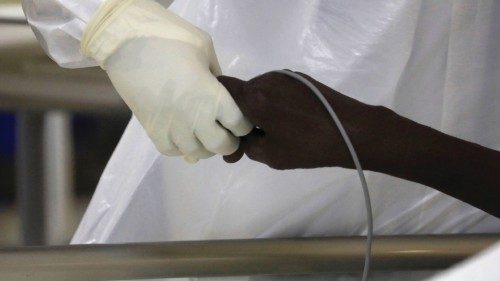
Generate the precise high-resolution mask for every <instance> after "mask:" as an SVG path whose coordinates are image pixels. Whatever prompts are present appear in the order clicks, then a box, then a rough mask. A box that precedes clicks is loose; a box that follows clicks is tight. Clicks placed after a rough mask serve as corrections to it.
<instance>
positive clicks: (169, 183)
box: [72, 0, 500, 280]
mask: <svg viewBox="0 0 500 281" xmlns="http://www.w3.org/2000/svg"><path fill="white" fill-rule="evenodd" d="M170 8H171V9H172V10H173V11H175V12H177V13H179V14H180V15H181V16H183V17H184V18H186V19H188V20H189V21H191V22H192V23H194V24H196V25H197V26H199V27H200V28H202V29H204V30H206V31H207V32H209V33H210V34H211V35H212V36H213V39H214V43H215V47H216V51H217V55H218V57H219V59H220V64H221V66H222V68H223V72H224V73H225V74H226V75H231V76H236V77H239V78H244V79H250V78H251V77H253V76H256V75H258V74H261V73H264V72H267V71H270V70H274V69H282V68H289V69H293V70H297V71H301V72H304V73H308V74H310V75H311V76H312V77H315V78H316V79H318V80H319V81H321V82H323V83H325V84H327V85H329V86H330V87H332V88H334V89H336V90H338V91H340V92H342V93H344V94H346V95H349V96H351V97H354V98H356V99H359V100H361V101H364V102H367V103H370V104H380V105H384V106H387V107H389V108H392V109H393V110H395V111H396V112H398V113H399V114H401V115H403V116H406V117H409V118H411V119H413V120H415V121H417V122H420V123H423V124H426V125H429V126H431V127H433V128H436V129H438V130H441V131H443V132H445V133H448V134H451V135H454V136H456V137H459V138H462V139H466V140H469V141H472V142H475V143H479V144H481V145H483V146H486V147H490V148H493V149H497V150H498V149H500V123H499V122H500V108H499V107H500V95H499V93H498V92H499V89H500V79H498V77H500V76H499V75H500V52H499V51H500V33H499V32H498V30H500V2H498V1H494V0H490V1H387V0H379V1H351V0H335V1H330V0H329V1H326V0H324V1H321V0H317V1H299V0H297V1H287V2H286V4H284V3H283V2H282V1H268V0H260V1H213V0H205V1H199V0H198V1H195V0H192V1H177V2H174V4H173V5H172V6H171V7H170ZM290 153H293V151H291V152H290ZM422 168H423V169H425V167H422ZM367 174H368V175H367V180H368V184H369V186H370V191H371V195H372V201H373V210H374V218H375V233H376V234H424V233H469V232H499V231H500V220H499V219H496V218H494V217H492V216H489V215H487V214H485V213H484V212H482V211H480V210H478V209H476V208H474V207H471V206H469V205H467V204H465V203H462V202H460V201H458V200H456V199H453V198H451V197H449V196H447V195H444V194H441V193H440V192H437V191H435V190H433V189H431V188H428V187H425V186H422V185H418V184H415V183H411V182H408V181H404V180H401V179H397V178H394V177H390V176H386V175H382V174H377V173H367ZM471 188H474V187H471ZM363 204H364V203H363V198H362V193H361V190H360V186H359V180H358V178H357V175H356V172H355V171H353V170H345V169H340V168H324V169H314V170H294V171H275V170H271V169H269V168H268V167H267V166H265V165H262V164H259V163H255V162H252V161H250V160H248V159H247V158H244V159H243V160H242V161H240V162H238V163H236V164H232V165H229V164H225V163H224V162H223V161H222V159H220V158H219V157H214V158H211V159H209V160H205V161H201V162H200V163H198V164H196V165H189V164H186V163H184V162H183V160H182V159H177V158H168V157H164V156H161V155H160V154H159V153H158V152H157V151H156V150H155V148H154V147H153V145H152V143H151V142H150V140H149V139H148V138H147V136H146V134H145V133H144V131H143V129H142V128H141V126H140V125H139V123H138V122H137V120H135V119H132V120H131V122H130V124H129V126H128V127H127V129H126V131H125V133H124V135H123V137H122V139H121V141H120V143H119V144H118V146H117V148H116V150H115V152H114V154H113V156H112V158H111V160H110V162H109V163H108V166H107V167H106V169H105V171H104V173H103V176H102V178H101V181H100V182H99V185H98V187H97V190H96V192H95V194H94V197H93V199H92V201H91V203H90V205H89V207H88V209H87V212H86V214H85V216H84V218H83V220H82V222H81V224H80V227H79V229H78V231H77V232H76V234H75V236H74V238H73V241H72V242H73V243H75V244H78V243H121V242H145V241H170V240H193V239H196V240H199V239H202V240H203V239H224V238H263V237H299V236H300V237H302V236H332V235H357V234H364V233H365V232H366V222H365V212H364V205H363ZM427 275H428V273H417V272H413V273H411V274H409V273H384V274H382V273H380V274H373V276H374V277H375V278H373V280H379V279H380V280H391V279H390V278H392V279H393V280H402V279H404V280H420V279H421V278H423V276H427ZM273 278H276V277H253V278H251V279H252V280H268V279H273ZM302 278H305V279H308V280H331V279H326V278H327V277H326V276H322V277H318V276H316V277H307V278H306V277H300V278H299V277H297V280H303V279H302ZM351 278H352V280H357V279H358V278H359V276H351V277H346V276H343V277H339V279H338V280H351ZM229 279H230V280H235V279H237V280H240V279H242V280H246V279H248V278H246V277H245V278H229ZM282 279H283V280H295V279H293V278H290V277H283V278H282Z"/></svg>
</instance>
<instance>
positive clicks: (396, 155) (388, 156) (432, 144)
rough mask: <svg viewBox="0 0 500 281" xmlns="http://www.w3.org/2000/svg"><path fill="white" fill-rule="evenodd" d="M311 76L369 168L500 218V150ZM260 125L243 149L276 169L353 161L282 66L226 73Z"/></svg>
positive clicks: (302, 87)
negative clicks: (243, 76)
mask: <svg viewBox="0 0 500 281" xmlns="http://www.w3.org/2000/svg"><path fill="white" fill-rule="evenodd" d="M299 74H300V75H302V76H304V77H305V78H306V79H308V80H309V81H311V82H312V83H313V84H314V85H315V86H316V87H317V88H318V89H319V90H320V91H321V92H322V94H323V96H324V97H325V98H326V99H327V101H328V103H329V104H330V105H331V106H332V108H333V109H334V111H335V112H336V113H337V115H338V117H339V119H340V121H341V122H342V124H343V126H344V128H345V129H346V131H347V134H348V135H349V137H350V139H351V142H352V144H353V146H354V148H355V150H356V152H357V154H358V157H359V160H360V162H361V165H362V167H363V168H364V169H367V170H372V171H376V172H381V173H385V174H388V175H392V176H396V177H399V178H403V179H406V180H410V181H414V182H418V183H421V184H424V185H427V186H430V187H433V188H435V189H438V190H440V191H441V192H444V193H446V194H449V195H451V196H453V197H455V198H458V199H460V200H462V201H464V202H467V203H469V204H472V205H474V206H476V207H478V208H481V209H483V210H485V211H486V212H489V213H490V214H493V215H495V216H497V217H500V204H499V202H500V192H499V191H498V187H499V186H500V173H498V171H500V152H499V151H495V150H492V149H489V148H486V147H482V146H480V145H477V144H474V143H470V142H467V141H464V140H461V139H458V138H455V137H452V136H449V135H446V134H444V133H442V132H439V131H437V130H434V129H432V128H429V127H427V126H424V125H421V124H418V123H416V122H414V121H412V120H409V119H407V118H404V117H402V116H399V115H397V114H396V113H395V112H393V111H391V110H389V109H387V108H384V107H381V106H371V105H367V104H364V103H361V102H359V101H357V100H355V99H352V98H349V97H347V96H345V95H342V94H340V93H339V92H337V91H335V90H333V89H331V88H329V87H327V86H325V85H323V84H321V83H319V82H318V81H316V80H314V79H312V78H311V77H309V76H307V75H305V74H301V73H299ZM219 81H220V82H221V83H222V84H224V86H225V87H226V88H227V89H228V90H229V92H230V93H231V95H232V96H233V98H234V100H235V101H236V103H237V104H238V106H239V107H240V108H241V111H242V112H243V114H244V115H245V116H246V117H247V118H248V119H249V120H250V122H252V123H253V124H254V125H255V129H254V130H253V131H252V132H251V133H250V134H249V135H247V136H246V137H243V138H242V139H241V144H240V147H239V150H238V151H236V152H235V153H234V154H232V155H229V156H225V157H224V160H225V161H226V162H229V163H233V162H236V161H238V160H239V159H240V158H241V157H242V155H243V154H246V155H247V156H248V157H249V158H250V159H253V160H255V161H259V162H262V163H265V164H267V165H268V166H270V167H271V168H275V169H295V168H317V167H331V166H339V167H345V168H354V164H353V160H352V159H351V155H350V154H349V151H348V149H347V147H346V144H345V143H344V141H343V139H342V138H341V135H340V133H339V131H338V129H337V127H336V126H335V124H334V123H333V121H332V119H331V117H330V115H329V114H328V113H327V111H326V109H325V108H324V107H323V105H322V104H321V102H320V101H319V100H318V98H317V97H316V96H315V95H314V94H313V93H312V92H311V90H310V89H309V88H308V87H306V86H305V85H303V84H302V83H301V82H299V81H297V80H295V79H293V78H291V77H288V76H286V75H284V74H279V73H266V74H263V75H261V76H258V77H256V78H254V79H252V80H250V81H242V80H239V79H236V78H232V77H219Z"/></svg>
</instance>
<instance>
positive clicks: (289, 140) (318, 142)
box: [218, 73, 390, 169]
mask: <svg viewBox="0 0 500 281" xmlns="http://www.w3.org/2000/svg"><path fill="white" fill-rule="evenodd" d="M299 74H301V73H299ZM301 75H303V76H304V77H306V78H307V79H308V80H310V81H311V82H313V84H314V85H315V86H316V87H318V89H319V90H320V91H321V92H322V93H323V95H324V96H325V97H326V98H327V100H328V102H329V103H330V104H331V106H332V107H333V109H334V110H335V112H336V113H337V115H338V117H339V119H340V121H341V122H342V124H343V126H344V127H345V129H346V131H347V133H348V135H349V137H350V139H351V141H352V143H353V145H354V148H355V149H356V152H357V154H358V157H359V159H360V161H361V164H362V166H363V168H365V169H370V168H372V167H373V162H374V161H373V160H374V159H375V158H377V157H380V156H378V155H377V153H378V148H377V147H382V146H383V142H384V141H383V136H384V134H385V133H384V130H385V129H384V128H385V125H387V124H385V120H389V119H388V117H389V115H390V112H389V110H387V109H385V108H382V107H377V106H371V105H367V104H363V103H361V102H359V101H357V100H355V99H352V98H349V97H347V96H344V95H342V94H340V93H338V92H336V91H335V90H333V89H330V88H329V87H327V86H325V85H323V84H321V83H319V82H318V81H315V80H314V79H312V78H311V77H309V76H307V75H304V74H301ZM218 79H219V81H220V82H222V84H224V86H226V88H227V89H228V90H229V92H230V93H231V95H232V96H233V98H234V99H235V101H236V103H237V104H238V106H239V107H240V108H241V110H242V111H243V114H245V116H247V118H248V119H249V120H250V122H252V123H253V124H255V126H257V127H256V128H255V129H254V130H253V131H252V133H251V134H249V135H247V136H245V137H243V138H242V142H241V145H240V149H239V150H238V151H237V152H236V153H234V154H232V155H230V156H225V157H224V160H225V161H226V162H229V163H233V162H236V161H238V160H239V159H240V158H241V157H242V155H243V153H245V154H246V155H247V156H248V157H249V158H250V159H253V160H256V161H259V162H262V163H265V164H267V165H268V166H270V167H272V168H275V169H294V168H316V167H327V166H340V167H345V168H354V164H353V161H352V158H351V155H350V153H349V150H348V149H347V147H346V144H345V143H344V141H343V139H342V137H341V135H340V133H339V131H338V129H337V127H336V126H335V124H334V123H333V121H332V119H331V117H330V115H329V114H328V113H327V111H326V109H325V108H324V107H323V105H322V104H321V102H320V101H319V100H318V98H317V97H316V96H315V95H313V94H312V92H311V91H310V89H309V88H307V87H306V86H305V85H303V84H302V83H300V82H299V81H297V80H295V79H293V78H290V77H288V76H285V75H283V74H278V73H266V74H263V75H261V76H258V77H256V78H254V79H252V80H250V81H248V82H245V81H241V80H238V79H236V78H232V77H227V76H221V77H219V78H218Z"/></svg>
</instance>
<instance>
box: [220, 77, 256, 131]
mask: <svg viewBox="0 0 500 281" xmlns="http://www.w3.org/2000/svg"><path fill="white" fill-rule="evenodd" d="M217 84H219V86H220V87H219V91H220V92H219V93H220V95H221V99H220V104H219V108H218V113H217V121H219V122H220V123H221V124H222V126H224V127H225V128H226V129H228V130H230V131H231V132H232V133H233V135H235V136H237V137H241V136H244V135H247V134H248V133H250V131H251V130H252V128H253V126H252V124H251V123H250V121H248V120H247V118H245V116H243V113H242V112H241V110H240V109H239V107H238V106H237V105H236V103H235V102H234V100H233V98H232V97H231V95H230V94H229V92H228V91H227V90H226V88H224V86H223V85H222V84H220V83H219V82H217Z"/></svg>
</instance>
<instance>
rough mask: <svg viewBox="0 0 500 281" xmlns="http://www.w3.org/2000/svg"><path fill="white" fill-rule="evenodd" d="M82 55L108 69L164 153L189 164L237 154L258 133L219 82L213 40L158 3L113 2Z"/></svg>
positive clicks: (90, 31)
mask: <svg viewBox="0 0 500 281" xmlns="http://www.w3.org/2000/svg"><path fill="white" fill-rule="evenodd" d="M81 50H82V53H84V54H85V55H87V56H89V57H92V58H93V59H95V60H96V61H97V62H98V63H99V64H100V65H101V67H102V68H103V69H105V70H106V71H107V73H108V75H109V78H110V79H111V81H112V83H113V85H114V86H115V88H116V90H117V91H118V93H119V94H120V95H121V97H122V98H123V99H124V100H125V102H126V103H127V105H128V106H129V107H130V108H131V110H132V112H133V113H134V114H135V116H136V117H137V119H138V120H139V122H140V123H141V124H142V126H143V127H144V129H145V130H146V132H147V133H148V135H149V137H150V138H151V139H152V141H153V143H154V144H155V146H156V148H157V149H158V151H160V152H161V153H162V154H165V155H169V156H177V155H184V156H185V159H186V160H187V161H189V162H195V161H197V160H198V159H204V158H208V157H210V156H212V155H214V154H215V153H217V154H222V155H227V154H231V153H233V152H234V151H236V149H237V148H238V143H239V142H238V138H237V137H238V136H242V135H245V134H247V133H248V132H249V131H250V130H251V127H252V126H251V125H250V123H249V122H248V121H247V120H246V119H245V118H244V116H243V114H242V113H241V111H240V110H239V108H238V107H237V106H236V103H235V102H234V100H233V99H232V98H231V96H230V94H229V93H228V92H227V90H226V89H225V88H224V86H222V84H220V83H219V82H218V81H217V79H216V76H218V75H220V74H221V70H220V67H219V64H218V62H217V58H216V55H215V51H214V48H213V45H212V41H211V38H210V36H209V35H208V34H207V33H205V32H203V31H202V30H200V29H198V28H196V27H195V26H193V25H191V24H190V23H188V22H186V21H184V20H183V19H182V18H180V17H178V16H176V15H175V14H173V13H171V12H170V11H168V10H167V9H165V8H163V7H162V6H161V5H159V4H158V3H156V2H154V1H151V0H125V1H123V0H108V1H106V3H105V4H104V5H103V6H102V7H101V8H99V10H98V12H97V14H96V15H95V16H94V18H93V19H92V20H91V22H89V24H88V25H87V27H86V30H85V32H84V37H83V40H82V47H81Z"/></svg>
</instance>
